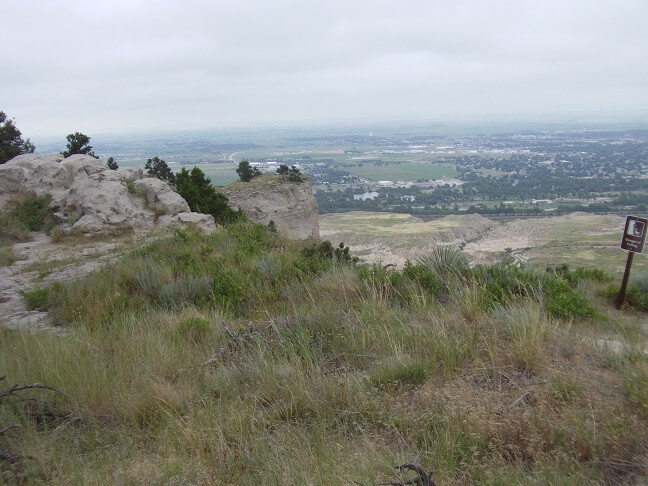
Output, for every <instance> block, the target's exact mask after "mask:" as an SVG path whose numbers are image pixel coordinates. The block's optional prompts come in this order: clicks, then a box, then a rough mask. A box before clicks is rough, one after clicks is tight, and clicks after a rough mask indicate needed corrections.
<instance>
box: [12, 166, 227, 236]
mask: <svg viewBox="0 0 648 486" xmlns="http://www.w3.org/2000/svg"><path fill="white" fill-rule="evenodd" d="M25 192H32V193H35V194H37V195H44V194H50V195H52V198H53V200H52V205H53V206H54V207H55V208H56V211H57V212H56V215H57V216H59V217H60V218H61V219H62V223H63V224H64V225H68V226H69V227H71V228H73V229H75V230H79V231H81V232H83V233H104V232H114V231H119V230H123V229H131V228H133V229H149V228H152V227H153V226H155V225H162V226H172V225H187V224H195V225H196V226H198V227H200V228H201V229H204V230H213V229H214V228H215V224H214V218H213V217H212V216H211V215H208V214H198V213H191V212H189V205H188V204H187V202H186V201H185V200H184V199H183V198H182V197H181V196H180V195H179V194H177V193H176V192H175V191H174V190H173V188H172V187H171V186H170V185H169V184H167V183H166V182H163V181H160V180H158V179H155V178H147V177H144V174H143V172H142V170H141V169H136V168H123V169H119V170H116V171H113V170H110V169H108V168H107V167H106V166H105V165H104V164H103V163H102V162H101V161H99V160H98V159H95V158H94V157H91V156H88V155H73V156H71V157H68V158H66V159H63V157H62V156H60V155H39V154H25V155H19V156H18V157H15V158H14V159H12V160H10V161H8V162H7V163H5V164H2V165H0V205H1V204H3V203H4V202H6V201H7V200H8V199H10V198H11V197H13V196H14V195H16V194H19V193H25Z"/></svg>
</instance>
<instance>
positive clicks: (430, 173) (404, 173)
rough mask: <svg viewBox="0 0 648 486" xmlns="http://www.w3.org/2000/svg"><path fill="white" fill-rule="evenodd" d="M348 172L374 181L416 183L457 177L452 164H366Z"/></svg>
mask: <svg viewBox="0 0 648 486" xmlns="http://www.w3.org/2000/svg"><path fill="white" fill-rule="evenodd" d="M348 170H349V172H351V173H352V174H355V175H357V176H359V177H364V178H366V179H371V180H374V181H416V180H418V179H441V178H443V177H455V176H456V175H457V167H456V166H455V165H453V164H413V163H405V164H389V165H373V164H371V165H368V164H367V165H363V166H362V167H351V168H349V169H348Z"/></svg>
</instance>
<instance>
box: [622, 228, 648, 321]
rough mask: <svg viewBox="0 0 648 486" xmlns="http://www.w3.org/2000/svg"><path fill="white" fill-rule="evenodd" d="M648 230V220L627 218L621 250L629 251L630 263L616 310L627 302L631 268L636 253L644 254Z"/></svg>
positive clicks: (628, 263) (627, 263)
mask: <svg viewBox="0 0 648 486" xmlns="http://www.w3.org/2000/svg"><path fill="white" fill-rule="evenodd" d="M646 230H648V219H647V218H640V217H638V216H628V217H627V218H626V224H625V228H624V230H623V238H621V249H622V250H627V251H628V261H627V262H626V268H625V272H624V274H623V280H622V281H621V290H619V297H618V298H617V301H616V308H617V309H620V308H621V307H622V306H623V302H624V301H625V294H626V288H627V287H628V280H629V279H630V267H632V259H633V258H634V254H635V253H643V249H644V243H645V242H646V233H647V231H646Z"/></svg>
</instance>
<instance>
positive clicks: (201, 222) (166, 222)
mask: <svg viewBox="0 0 648 486" xmlns="http://www.w3.org/2000/svg"><path fill="white" fill-rule="evenodd" d="M158 222H159V224H160V225H162V226H165V227H174V226H186V225H188V224H192V225H194V226H197V227H198V229H200V230H201V231H204V232H206V233H208V232H211V231H214V229H216V224H215V223H214V217H213V216H212V215H211V214H202V213H192V212H184V213H178V214H176V215H174V216H170V215H164V216H160V219H159V220H158Z"/></svg>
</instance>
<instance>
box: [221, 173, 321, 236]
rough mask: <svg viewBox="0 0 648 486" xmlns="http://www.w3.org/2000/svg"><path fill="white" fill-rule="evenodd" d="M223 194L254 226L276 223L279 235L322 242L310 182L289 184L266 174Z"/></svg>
mask: <svg viewBox="0 0 648 486" xmlns="http://www.w3.org/2000/svg"><path fill="white" fill-rule="evenodd" d="M221 191H222V192H223V193H224V194H225V195H226V196H227V198H228V199H229V205H230V206H231V207H232V208H233V209H241V210H243V211H245V212H246V213H247V215H248V216H249V218H250V220H252V221H254V222H255V223H261V224H265V225H267V224H269V223H270V221H274V223H275V226H276V228H277V231H278V232H279V234H281V235H282V236H284V237H286V238H290V239H299V240H307V239H310V238H319V223H318V215H317V203H316V202H315V196H314V195H313V186H312V184H311V182H310V179H308V178H304V180H303V181H302V182H290V181H287V180H284V178H283V177H282V176H279V175H270V174H266V175H263V176H261V177H257V178H255V179H253V180H252V181H250V182H236V183H234V184H231V185H229V186H226V187H224V188H221Z"/></svg>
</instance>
